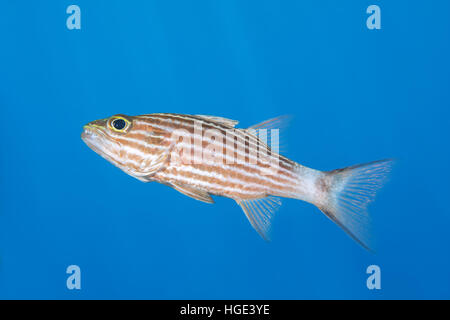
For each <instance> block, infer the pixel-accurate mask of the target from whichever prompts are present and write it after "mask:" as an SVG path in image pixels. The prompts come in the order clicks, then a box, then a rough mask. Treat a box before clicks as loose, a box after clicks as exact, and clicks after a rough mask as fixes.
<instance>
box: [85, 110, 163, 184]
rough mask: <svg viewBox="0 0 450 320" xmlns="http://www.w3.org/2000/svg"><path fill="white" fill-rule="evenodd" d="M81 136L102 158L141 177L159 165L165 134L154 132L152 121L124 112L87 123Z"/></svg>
mask: <svg viewBox="0 0 450 320" xmlns="http://www.w3.org/2000/svg"><path fill="white" fill-rule="evenodd" d="M81 139H82V140H83V141H84V142H85V143H86V144H87V145H88V147H89V148H91V149H92V150H93V151H95V152H96V153H97V154H99V155H100V156H102V157H103V158H104V159H106V160H107V161H109V162H111V163H112V164H113V165H115V166H117V167H119V168H120V169H122V170H123V171H124V172H126V173H128V174H129V175H131V176H134V177H135V178H138V179H139V180H142V181H147V180H146V179H145V178H143V177H146V176H149V175H151V174H152V173H153V172H154V171H155V170H156V169H157V168H158V166H159V165H160V164H161V162H162V161H163V160H164V157H163V154H164V151H165V150H166V148H164V145H165V139H164V136H163V135H161V134H159V135H155V128H153V127H152V123H151V122H144V121H140V119H139V118H138V117H134V116H126V115H123V114H117V115H114V116H112V117H109V118H106V119H100V120H95V121H92V122H90V123H88V124H86V125H85V126H84V127H83V132H82V134H81ZM167 149H168V146H167Z"/></svg>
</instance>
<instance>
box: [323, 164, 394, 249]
mask: <svg viewBox="0 0 450 320" xmlns="http://www.w3.org/2000/svg"><path fill="white" fill-rule="evenodd" d="M392 164H393V160H391V159H386V160H380V161H374V162H370V163H365V164H359V165H355V166H351V167H346V168H343V169H337V170H333V171H328V172H325V175H324V177H323V178H321V179H322V180H321V181H320V182H319V184H320V186H321V189H323V191H325V192H327V196H325V197H324V198H323V200H321V201H318V203H316V205H317V207H318V208H319V209H320V210H321V211H322V212H323V213H324V214H325V215H326V216H327V217H328V218H330V219H331V220H332V221H333V222H334V223H336V224H337V225H338V226H339V227H341V228H342V229H343V230H344V231H345V232H346V233H347V234H348V235H349V236H350V237H351V238H353V239H354V240H355V241H356V242H357V243H359V244H360V245H361V246H363V247H364V248H365V249H367V250H369V251H371V252H374V247H373V245H374V244H373V238H372V237H371V232H370V216H369V214H368V212H367V207H368V205H369V203H370V202H372V201H373V200H374V198H375V195H376V192H377V191H378V190H379V189H380V188H381V187H382V186H383V184H384V183H385V181H386V178H387V176H388V174H389V172H390V171H391V168H392Z"/></svg>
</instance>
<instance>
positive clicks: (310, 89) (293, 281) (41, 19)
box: [0, 0, 450, 299]
mask: <svg viewBox="0 0 450 320" xmlns="http://www.w3.org/2000/svg"><path fill="white" fill-rule="evenodd" d="M70 4H77V5H79V6H80V8H81V19H82V22H81V24H82V27H81V30H68V29H67V28H66V18H67V17H68V15H67V14H66V8H67V6H68V5H70ZM371 4H377V5H379V6H380V7H381V12H382V29H381V30H368V29H367V27H366V22H365V21H366V18H367V16H368V15H367V14H366V12H365V11H366V8H367V7H368V6H369V5H371ZM449 12H450V3H449V2H448V1H405V0H396V1H381V0H377V1H370V2H369V1H349V0H342V1H331V0H329V1H325V0H320V1H317V0H302V1H260V0H259V1H256V0H248V1H237V0H226V1H225V0H220V1H210V0H202V1H194V2H192V1H172V0H170V1H112V0H108V1H98V0H96V1H86V0H77V1H76V2H68V1H33V2H31V1H4V2H3V3H2V5H1V8H0V41H1V44H0V108H1V113H0V115H1V118H0V124H1V127H0V130H1V138H0V143H1V144H0V146H1V156H0V298H8V299H9V298H44V299H46V298H58V299H82V298H87V299H94V298H149V299H173V298H176V299H219V298H225V299H227V298H233V299H303V298H307V299H313V298H343V299H348V298H358V299H381V298H387V299H394V298H450V273H449V270H450V250H449V246H450V232H449V230H450V210H449V191H450V188H449V180H450V175H449V163H450V151H449V137H450V130H449V126H450V121H449V119H450V112H449V110H450V90H449V89H450V59H449V57H450V40H449V39H450V20H449V19H448V14H449ZM152 112H176V113H188V114H211V115H217V116H223V117H228V118H231V119H238V120H240V126H241V127H248V126H250V125H253V124H255V123H258V122H260V121H263V120H265V119H268V118H271V117H274V116H277V115H281V114H291V115H293V116H294V118H293V121H292V122H291V126H290V128H289V130H288V131H287V132H286V135H285V136H286V140H285V141H286V145H287V149H286V150H285V152H284V155H286V156H288V157H289V158H291V159H293V160H295V161H298V162H299V163H301V164H303V165H306V166H309V167H313V168H316V169H321V170H331V169H335V168H340V167H344V166H347V165H352V164H356V163H362V162H367V161H372V160H377V159H382V158H386V157H395V158H397V163H396V166H395V168H394V172H393V174H392V175H391V179H390V181H389V183H388V184H387V185H386V187H385V188H383V189H382V191H381V192H380V193H379V195H378V197H377V201H376V202H375V203H374V204H373V205H371V207H370V212H371V214H372V216H373V219H374V226H375V237H376V239H377V242H378V246H377V254H376V255H374V254H371V253H369V252H367V251H365V250H363V249H362V248H361V247H359V246H358V245H357V244H356V243H355V242H353V241H352V240H351V239H350V238H348V237H347V236H346V235H345V233H344V232H342V231H341V230H340V229H339V228H338V227H336V226H335V225H334V224H333V223H332V222H331V221H330V220H328V219H327V218H326V217H325V216H324V215H322V214H321V213H320V212H319V210H318V209H316V208H315V207H313V206H312V205H309V204H307V203H303V202H300V201H296V200H289V199H285V200H283V206H282V209H281V210H280V211H279V213H278V214H277V216H276V218H275V221H274V224H273V237H272V238H273V240H272V242H270V243H267V242H265V241H263V240H262V239H261V238H260V237H259V236H258V234H257V233H256V232H255V231H254V230H253V229H252V228H251V227H250V224H249V223H248V221H247V219H246V218H245V216H244V214H243V213H242V211H241V210H240V208H239V207H238V206H237V205H236V204H235V203H234V202H233V201H232V200H230V199H225V198H217V197H216V198H215V200H216V204H214V205H207V204H204V203H201V202H198V201H195V200H193V199H191V198H188V197H186V196H183V195H181V194H179V193H178V192H176V191H174V190H172V189H170V188H168V187H166V186H163V185H160V184H157V183H149V184H144V183H142V182H140V181H138V180H136V179H134V178H132V177H130V176H127V175H126V174H124V173H123V172H121V171H120V170H119V169H117V168H116V167H114V166H112V165H111V164H109V163H107V162H106V161H105V160H103V159H102V158H100V157H99V156H98V155H96V154H95V153H94V152H93V151H91V150H90V149H89V148H87V146H86V145H84V143H83V142H82V141H81V139H80V133H81V129H82V126H83V125H84V124H85V123H87V122H89V121H92V120H95V119H99V118H105V117H107V116H110V115H113V114H116V113H124V114H129V115H137V114H145V113H152ZM72 264H75V265H78V266H80V268H81V272H82V288H81V290H73V291H71V290H68V289H67V288H66V278H67V277H68V275H67V274H66V272H65V271H66V268H67V266H69V265H72ZM372 264H376V265H379V266H380V267H381V271H382V282H381V285H382V289H381V290H378V291H377V290H374V291H371V290H368V289H367V287H366V279H367V276H368V275H367V274H366V268H367V267H368V266H369V265H372Z"/></svg>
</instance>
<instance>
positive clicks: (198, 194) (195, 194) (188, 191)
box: [170, 183, 214, 203]
mask: <svg viewBox="0 0 450 320" xmlns="http://www.w3.org/2000/svg"><path fill="white" fill-rule="evenodd" d="M170 186H171V187H172V188H174V189H175V190H177V191H179V192H181V193H182V194H184V195H187V196H188V197H191V198H194V199H195V200H199V201H203V202H206V203H214V200H213V199H212V198H211V196H210V195H209V193H208V192H206V191H203V190H200V189H196V188H193V187H191V186H188V185H185V184H180V183H171V184H170Z"/></svg>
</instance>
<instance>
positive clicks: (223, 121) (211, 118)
mask: <svg viewBox="0 0 450 320" xmlns="http://www.w3.org/2000/svg"><path fill="white" fill-rule="evenodd" d="M196 117H199V118H203V119H204V120H208V121H212V122H216V123H220V124H222V125H225V126H227V127H230V128H234V127H235V126H236V125H237V124H238V123H239V121H237V120H232V119H227V118H222V117H215V116H205V115H201V114H198V115H196Z"/></svg>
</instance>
